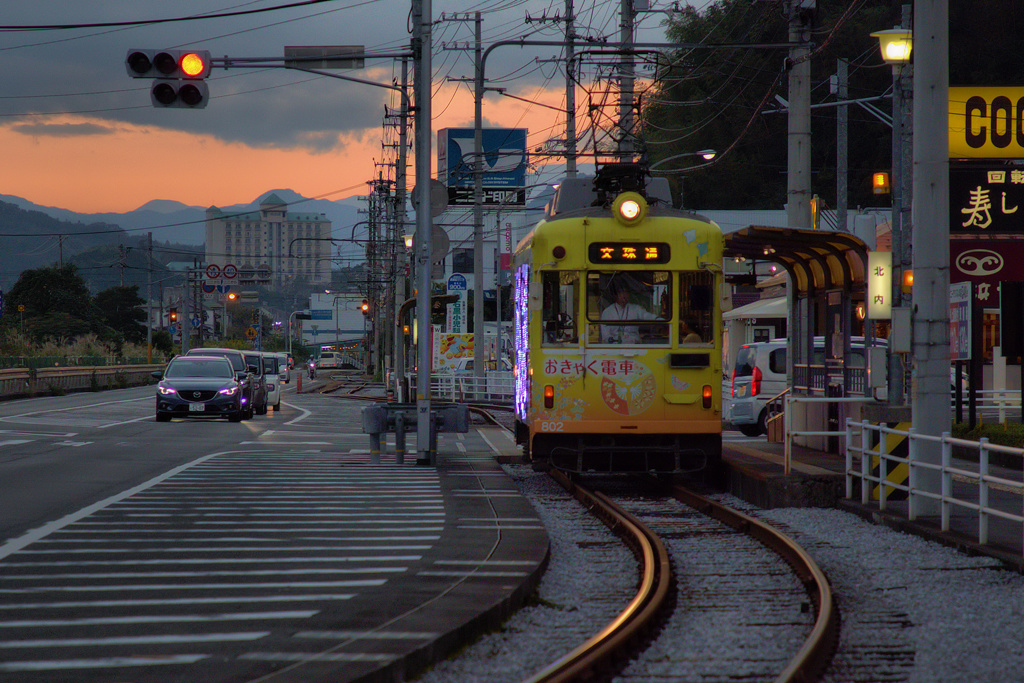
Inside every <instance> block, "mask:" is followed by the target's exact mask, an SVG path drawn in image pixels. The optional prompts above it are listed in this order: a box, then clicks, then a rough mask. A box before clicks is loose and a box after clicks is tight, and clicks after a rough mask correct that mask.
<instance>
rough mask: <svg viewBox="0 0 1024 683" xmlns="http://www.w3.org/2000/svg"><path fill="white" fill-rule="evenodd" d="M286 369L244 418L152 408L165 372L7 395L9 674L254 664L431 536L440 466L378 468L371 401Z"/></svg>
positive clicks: (423, 549)
mask: <svg viewBox="0 0 1024 683" xmlns="http://www.w3.org/2000/svg"><path fill="white" fill-rule="evenodd" d="M293 387H294V385H292V386H291V387H289V390H288V392H287V393H286V394H285V396H284V399H283V405H282V410H281V411H280V412H278V413H274V412H273V411H272V412H271V413H270V414H269V415H267V416H257V417H256V418H255V419H254V420H251V421H245V422H242V423H239V424H231V423H228V422H226V421H219V420H218V421H198V420H197V421H181V420H174V421H172V422H170V423H156V422H155V421H154V419H153V389H152V387H150V388H143V389H126V390H120V391H111V392H104V393H100V394H76V395H68V396H63V397H52V398H45V399H31V400H24V401H14V402H7V403H0V482H3V484H2V486H3V495H2V496H0V678H2V679H3V680H4V681H5V682H11V683H14V682H19V681H32V682H33V683H38V682H39V681H68V680H76V681H87V680H136V681H171V680H252V679H254V678H258V677H259V676H262V675H264V674H266V673H268V672H270V671H273V670H276V669H280V668H283V667H287V666H288V665H289V663H290V662H291V661H295V660H297V659H300V658H302V657H303V656H304V655H303V651H304V650H306V649H308V650H316V649H319V648H320V647H321V646H322V643H319V642H318V639H319V638H321V637H333V638H338V637H343V635H342V636H339V634H337V633H334V634H331V635H329V636H317V634H318V633H323V632H324V629H326V628H327V626H328V625H329V624H331V623H334V622H333V619H332V617H331V615H332V613H333V612H337V611H338V610H339V609H342V606H343V605H344V604H345V603H346V602H347V601H349V600H352V599H353V598H355V597H357V596H359V595H361V594H363V593H366V592H369V591H374V590H380V589H381V588H382V586H383V585H384V584H385V583H386V581H387V579H388V577H389V576H393V575H396V574H400V573H402V572H405V571H406V570H407V568H408V566H409V564H410V563H411V562H413V561H414V560H416V559H418V558H420V557H422V556H423V555H424V554H426V553H428V552H429V551H430V550H431V548H432V547H433V546H434V545H435V544H436V543H437V541H438V539H439V538H440V530H441V524H440V522H441V519H442V518H443V516H444V507H443V502H442V500H441V494H440V490H439V485H438V477H437V474H436V472H435V471H434V470H432V469H428V468H422V467H420V468H416V467H408V466H407V467H404V468H398V467H393V466H392V467H388V466H386V465H385V466H378V467H373V468H370V467H367V466H366V461H367V455H366V454H367V453H368V452H369V442H368V437H366V435H363V434H361V433H358V427H357V426H355V425H358V424H359V421H358V410H359V409H360V407H361V406H358V405H353V404H352V403H351V402H344V401H339V400H338V399H336V398H332V397H327V396H319V395H313V394H303V395H300V396H296V395H295V393H294V388H293ZM296 633H299V634H302V633H305V634H307V636H306V638H305V640H303V638H301V637H297V636H296V635H295V634H296ZM304 643H305V645H304ZM196 667H198V668H196ZM112 677H113V678H112Z"/></svg>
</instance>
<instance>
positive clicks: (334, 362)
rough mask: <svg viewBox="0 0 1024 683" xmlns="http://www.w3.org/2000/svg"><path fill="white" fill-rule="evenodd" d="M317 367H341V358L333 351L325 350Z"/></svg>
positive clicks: (322, 368) (325, 368)
mask: <svg viewBox="0 0 1024 683" xmlns="http://www.w3.org/2000/svg"><path fill="white" fill-rule="evenodd" d="M316 367H317V368H318V369H320V370H328V369H336V368H339V367H341V359H340V358H339V356H338V354H336V353H335V352H333V351H324V352H323V353H321V354H320V358H319V359H318V360H317V362H316Z"/></svg>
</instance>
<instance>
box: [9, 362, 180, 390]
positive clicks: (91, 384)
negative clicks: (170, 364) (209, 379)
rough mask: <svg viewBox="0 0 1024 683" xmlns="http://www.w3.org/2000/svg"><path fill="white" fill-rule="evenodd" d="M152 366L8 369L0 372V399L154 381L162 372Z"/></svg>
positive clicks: (154, 365) (99, 388)
mask: <svg viewBox="0 0 1024 683" xmlns="http://www.w3.org/2000/svg"><path fill="white" fill-rule="evenodd" d="M164 365H165V364H164V363H157V364H153V365H101V366H94V367H90V366H84V367H82V366H79V367H55V368H54V367H47V368H9V369H6V370H0V398H14V397H17V396H36V395H49V394H61V393H64V392H68V391H99V390H101V389H116V388H123V387H128V386H138V385H140V384H149V383H151V382H155V381H156V380H154V379H153V378H152V376H151V375H150V373H151V372H153V371H155V370H162V369H163V368H164Z"/></svg>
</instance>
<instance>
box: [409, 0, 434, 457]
mask: <svg viewBox="0 0 1024 683" xmlns="http://www.w3.org/2000/svg"><path fill="white" fill-rule="evenodd" d="M431 12H432V7H431V0H413V3H412V22H413V50H412V51H413V55H414V59H415V69H414V74H415V75H414V77H413V90H414V92H415V96H416V123H415V125H416V198H417V208H416V252H417V253H416V275H417V280H418V284H419V288H418V289H417V292H416V323H417V326H418V328H419V330H418V334H419V339H418V342H419V345H418V347H417V349H416V352H417V358H418V363H419V365H418V366H417V373H416V456H417V457H416V461H417V463H421V462H422V463H424V464H430V465H433V464H435V461H436V457H437V456H436V453H434V452H433V451H432V450H431V443H430V441H431V438H430V437H431V432H432V430H431V428H430V427H431V425H430V351H431V348H430V337H431V329H430V248H431V244H430V233H431V217H430V157H431V150H430V117H431V106H430V86H431V68H432V67H431V55H430V52H431V49H432V46H431V16H432V15H431Z"/></svg>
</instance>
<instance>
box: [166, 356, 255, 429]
mask: <svg viewBox="0 0 1024 683" xmlns="http://www.w3.org/2000/svg"><path fill="white" fill-rule="evenodd" d="M152 374H153V377H155V378H156V379H159V380H160V382H159V383H158V384H157V386H156V421H157V422H169V421H170V419H171V418H172V417H201V418H215V417H226V418H227V419H228V421H230V422H241V421H242V417H243V415H244V414H245V407H244V405H243V403H242V396H243V386H242V380H240V379H239V378H238V375H237V373H236V372H235V369H234V367H232V365H231V362H230V361H229V360H228V359H227V358H225V357H224V356H200V355H191V354H189V355H185V356H178V357H176V358H172V359H171V362H170V363H168V364H167V367H166V368H164V371H163V372H154V373H152Z"/></svg>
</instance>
